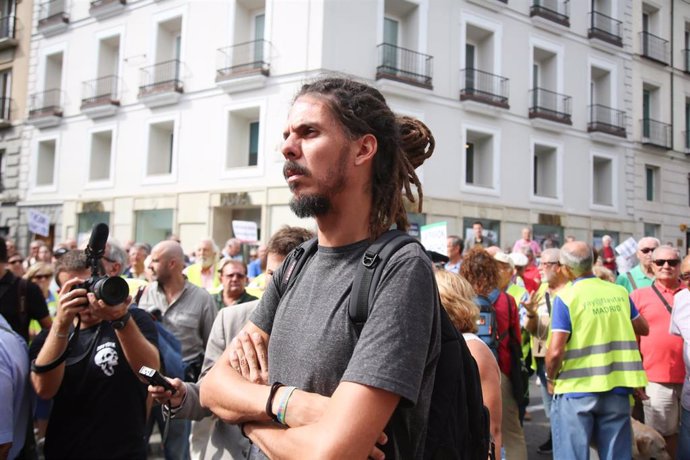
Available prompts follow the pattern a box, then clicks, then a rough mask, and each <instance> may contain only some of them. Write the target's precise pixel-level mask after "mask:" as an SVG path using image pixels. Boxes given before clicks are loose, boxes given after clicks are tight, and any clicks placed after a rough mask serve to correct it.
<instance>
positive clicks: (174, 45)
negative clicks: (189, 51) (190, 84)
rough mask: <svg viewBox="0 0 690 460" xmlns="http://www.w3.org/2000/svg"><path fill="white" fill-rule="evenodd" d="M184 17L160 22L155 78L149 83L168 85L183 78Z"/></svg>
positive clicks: (154, 69) (157, 36) (154, 68)
mask: <svg viewBox="0 0 690 460" xmlns="http://www.w3.org/2000/svg"><path fill="white" fill-rule="evenodd" d="M181 53H182V17H180V16H177V17H174V18H172V19H168V20H166V21H162V22H160V23H158V34H157V35H156V53H155V63H154V64H155V65H154V67H153V69H152V70H153V75H152V77H153V80H152V81H149V84H153V85H158V86H162V85H165V86H166V87H168V86H170V85H171V84H173V83H175V84H177V83H179V81H180V79H181V72H180V71H181V62H180V57H181Z"/></svg>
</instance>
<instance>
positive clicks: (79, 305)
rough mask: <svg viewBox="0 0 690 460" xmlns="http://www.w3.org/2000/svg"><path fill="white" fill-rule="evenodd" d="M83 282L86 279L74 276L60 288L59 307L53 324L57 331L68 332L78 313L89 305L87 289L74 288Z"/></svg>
mask: <svg viewBox="0 0 690 460" xmlns="http://www.w3.org/2000/svg"><path fill="white" fill-rule="evenodd" d="M83 282H84V280H82V279H79V278H72V279H71V280H68V281H67V282H66V283H65V284H64V285H63V286H62V289H60V296H59V300H58V307H57V312H56V314H55V321H54V324H53V327H56V328H57V331H58V332H60V333H67V331H68V330H69V327H70V326H71V325H72V322H73V321H74V318H75V316H77V313H79V312H81V311H83V310H84V308H88V306H89V299H88V298H87V297H86V289H75V290H72V288H73V287H74V286H75V285H77V284H79V283H83Z"/></svg>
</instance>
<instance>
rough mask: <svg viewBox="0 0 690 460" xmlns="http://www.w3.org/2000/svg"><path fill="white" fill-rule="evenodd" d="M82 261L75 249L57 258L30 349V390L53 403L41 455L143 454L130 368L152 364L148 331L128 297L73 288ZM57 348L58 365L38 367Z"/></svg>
mask: <svg viewBox="0 0 690 460" xmlns="http://www.w3.org/2000/svg"><path fill="white" fill-rule="evenodd" d="M90 266H91V264H90V261H89V259H88V258H87V256H86V254H85V253H84V252H83V251H77V250H74V251H70V252H68V253H67V254H65V255H64V256H63V257H61V258H60V260H59V261H58V263H57V266H56V269H55V272H56V274H55V279H56V281H57V283H58V285H59V286H60V287H61V289H60V300H59V302H58V308H57V314H56V316H55V320H54V322H53V325H52V327H51V329H49V330H44V331H42V332H41V334H39V335H38V337H36V339H35V340H34V342H33V343H32V345H31V349H30V356H31V358H32V359H35V361H34V362H33V363H32V372H31V381H32V383H33V385H34V388H35V389H36V392H37V393H38V395H39V396H40V397H41V398H44V399H50V398H53V401H54V406H53V410H52V413H51V417H50V423H49V425H48V431H47V433H46V443H45V456H46V458H47V459H48V460H50V459H54V458H70V459H77V458H101V459H105V458H132V459H134V458H142V459H143V458H146V445H145V443H144V426H145V421H146V385H145V384H144V383H142V382H141V381H140V380H139V379H138V377H137V371H138V370H139V368H140V367H141V366H142V365H145V366H148V367H151V368H154V369H157V368H158V367H159V358H158V349H157V339H158V337H157V333H156V328H155V325H154V324H153V321H152V319H151V318H150V316H149V315H148V314H146V313H145V312H144V311H141V310H139V309H137V308H132V309H128V307H129V305H130V301H131V298H130V297H127V299H125V301H124V302H122V303H120V304H119V305H112V306H109V305H107V304H105V303H104V302H103V301H102V300H97V299H96V296H95V295H94V294H93V293H92V292H87V290H86V289H84V288H82V287H78V288H76V289H74V287H75V286H77V285H79V284H80V283H83V282H84V281H85V280H87V279H88V278H89V277H90V276H91V274H92V273H91V270H90V268H89V267H90ZM77 316H78V317H79V318H80V322H79V321H78V320H76V318H77ZM77 324H78V325H79V326H78V327H79V331H78V337H77V339H76V340H69V342H70V344H69V348H68V338H69V337H70V333H71V332H72V331H73V329H74V328H75V327H76V325H77ZM72 342H74V343H72ZM65 350H68V351H67V359H66V360H65V361H64V362H62V363H61V364H59V365H57V367H55V368H53V369H51V370H47V371H46V369H44V368H42V366H46V365H48V364H50V363H53V362H54V361H56V360H58V359H59V358H60V357H61V356H62V355H63V353H64V352H65Z"/></svg>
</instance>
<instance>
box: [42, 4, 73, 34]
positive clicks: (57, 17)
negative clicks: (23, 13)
mask: <svg viewBox="0 0 690 460" xmlns="http://www.w3.org/2000/svg"><path fill="white" fill-rule="evenodd" d="M68 22H69V14H67V0H49V1H47V2H44V3H42V4H41V7H40V10H39V13H38V27H39V28H44V27H49V26H52V25H55V24H58V23H65V24H66V23H68Z"/></svg>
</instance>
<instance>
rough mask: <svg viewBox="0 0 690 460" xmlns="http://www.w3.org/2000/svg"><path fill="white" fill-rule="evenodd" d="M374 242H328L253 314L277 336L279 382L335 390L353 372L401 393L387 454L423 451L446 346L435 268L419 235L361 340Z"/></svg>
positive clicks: (386, 277) (274, 376) (403, 254)
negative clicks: (356, 293)
mask: <svg viewBox="0 0 690 460" xmlns="http://www.w3.org/2000/svg"><path fill="white" fill-rule="evenodd" d="M368 246H369V242H368V241H362V242H359V243H355V244H351V245H348V246H343V247H339V248H328V247H321V246H320V247H319V249H318V251H317V253H316V254H315V255H314V256H313V257H312V258H311V260H309V261H308V263H307V264H306V265H305V266H304V267H303V268H302V271H301V273H300V274H299V277H298V278H297V280H296V282H295V284H294V285H293V286H292V288H291V289H290V290H289V291H288V292H286V293H285V294H284V297H283V299H282V301H281V299H280V297H279V294H278V292H277V289H276V286H275V284H274V283H276V282H278V281H279V280H280V279H281V278H282V268H283V267H281V269H279V270H278V271H277V272H276V274H275V276H274V277H273V282H272V283H270V284H269V286H268V287H267V289H266V292H265V293H264V295H263V297H262V299H261V302H260V303H259V306H258V307H257V309H256V310H255V311H254V314H253V315H252V317H251V320H252V322H253V323H254V324H256V325H257V326H258V327H259V328H261V329H262V330H263V331H265V332H266V333H268V334H269V335H270V341H269V351H268V360H269V366H268V368H269V374H270V375H269V378H270V381H271V382H276V381H279V382H282V383H284V384H286V385H294V386H296V387H298V388H300V389H302V390H306V391H309V392H314V393H319V394H321V395H325V396H330V395H332V394H333V392H334V391H335V389H336V388H337V386H338V384H339V383H340V382H341V381H348V382H355V383H359V384H363V385H369V386H373V387H376V388H380V389H383V390H386V391H390V392H392V393H395V394H397V395H399V396H401V404H400V405H399V406H398V408H397V409H396V412H395V414H394V416H393V418H394V419H395V420H396V423H395V427H396V428H395V429H393V430H392V429H391V425H392V424H391V423H390V422H389V426H388V427H387V428H386V433H387V434H388V436H389V441H388V443H387V445H386V446H384V451H385V452H386V458H389V459H390V458H421V457H422V455H423V451H424V440H425V434H426V424H427V416H428V411H429V404H430V399H431V392H432V390H433V384H434V373H435V369H436V362H437V360H438V355H439V352H440V332H439V331H440V317H439V312H440V306H439V304H438V296H437V295H436V292H435V289H434V274H433V269H432V266H431V263H430V262H429V259H428V258H427V257H426V255H425V254H424V252H423V249H422V248H421V247H420V246H419V245H417V244H408V245H406V246H404V247H403V248H401V249H400V250H399V251H398V252H397V253H396V254H394V255H393V257H392V258H391V260H390V261H389V262H388V264H387V265H386V267H385V268H384V271H383V273H382V276H381V279H380V281H379V284H378V287H377V292H376V295H375V298H374V302H373V305H370V307H369V317H368V319H367V321H366V323H365V325H364V327H363V329H362V332H361V336H360V337H359V340H358V339H357V334H356V331H355V329H354V326H353V325H352V323H351V321H350V319H349V316H348V302H349V299H350V293H351V290H352V280H353V278H354V274H355V270H356V269H357V267H358V265H359V264H360V263H361V259H362V255H363V254H364V251H365V250H366V248H367V247H368ZM279 303H280V307H279ZM404 436H407V437H404Z"/></svg>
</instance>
